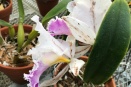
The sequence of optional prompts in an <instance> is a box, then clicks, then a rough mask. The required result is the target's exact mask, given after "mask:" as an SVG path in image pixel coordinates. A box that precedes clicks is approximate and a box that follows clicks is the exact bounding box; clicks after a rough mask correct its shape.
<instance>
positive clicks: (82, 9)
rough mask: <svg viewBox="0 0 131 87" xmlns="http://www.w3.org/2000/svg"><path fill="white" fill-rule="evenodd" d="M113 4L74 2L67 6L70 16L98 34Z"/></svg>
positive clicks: (98, 0)
mask: <svg viewBox="0 0 131 87" xmlns="http://www.w3.org/2000/svg"><path fill="white" fill-rule="evenodd" d="M111 3H112V2H111V0H74V2H72V3H69V6H68V5H67V6H68V9H69V11H71V13H70V16H72V17H74V18H76V19H78V20H81V21H83V22H85V23H86V24H87V25H88V26H89V27H90V28H91V29H92V30H93V31H94V32H95V33H97V31H98V29H99V27H100V24H101V22H102V20H103V17H104V16H105V14H106V12H107V10H108V8H109V7H110V5H111Z"/></svg>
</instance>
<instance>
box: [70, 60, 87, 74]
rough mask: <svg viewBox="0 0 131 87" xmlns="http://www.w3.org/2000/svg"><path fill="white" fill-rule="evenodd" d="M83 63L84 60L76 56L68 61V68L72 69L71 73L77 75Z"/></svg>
mask: <svg viewBox="0 0 131 87" xmlns="http://www.w3.org/2000/svg"><path fill="white" fill-rule="evenodd" d="M84 64H85V62H84V61H83V60H78V59H76V58H72V59H71V62H70V63H69V66H70V69H71V71H72V73H73V74H74V75H75V76H78V75H79V71H80V69H81V68H82V66H83V65H84Z"/></svg>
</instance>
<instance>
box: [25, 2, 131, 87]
mask: <svg viewBox="0 0 131 87" xmlns="http://www.w3.org/2000/svg"><path fill="white" fill-rule="evenodd" d="M87 3H88V4H89V5H88V6H89V7H88V6H87ZM101 3H103V5H102V7H101ZM67 8H68V11H69V15H66V16H63V17H62V18H58V17H56V18H55V19H52V20H50V21H49V24H48V26H47V30H48V31H46V30H45V29H44V28H43V26H42V23H40V22H39V18H38V17H36V16H35V17H34V18H33V20H34V21H35V22H36V29H37V31H38V32H39V33H40V36H39V37H38V38H39V45H38V46H36V47H34V48H33V49H31V50H30V51H29V54H31V55H32V56H34V57H40V59H36V62H35V65H36V66H35V67H34V68H33V70H32V71H31V72H30V74H25V75H24V77H25V79H26V80H28V81H29V82H30V83H29V86H31V87H38V86H49V85H54V84H56V83H57V82H58V81H59V80H60V78H61V77H62V76H63V75H64V74H65V73H66V72H67V71H68V69H69V68H70V70H71V71H72V73H73V75H74V76H76V75H79V70H80V68H81V67H82V65H84V61H82V60H78V59H77V58H79V57H81V56H83V55H84V54H85V53H87V52H88V50H89V49H90V48H91V47H92V48H91V53H90V55H89V60H88V61H87V62H86V64H85V70H84V73H83V74H84V75H83V80H84V82H87V83H93V84H95V85H99V84H103V83H108V81H109V79H110V78H111V76H112V74H113V73H114V71H115V70H116V68H117V66H118V65H119V63H120V61H121V60H122V58H123V57H124V55H125V53H126V51H127V48H128V47H129V43H130V37H131V34H130V31H131V30H130V28H131V26H130V12H129V6H128V4H127V2H126V1H125V0H115V1H114V2H111V0H108V1H107V0H104V1H100V0H95V1H92V2H90V1H87V0H82V1H78V0H77V1H71V2H70V3H69V4H68V5H67ZM116 10H117V12H115V11H116ZM57 11H58V10H57ZM79 11H81V13H80V14H79ZM49 13H50V12H49ZM42 22H45V18H44V21H42ZM38 28H39V29H38ZM63 34H64V35H67V36H66V37H67V38H66V41H65V40H63V39H61V40H58V39H56V38H54V37H53V36H56V35H63ZM42 40H44V41H42ZM76 40H78V41H80V42H82V43H83V44H82V46H79V45H77V43H76V42H77V41H76ZM42 49H43V50H42ZM38 53H39V55H38ZM40 55H41V56H42V57H41V56H40ZM63 57H64V58H67V59H70V61H69V60H68V61H67V60H66V62H67V63H68V64H67V65H66V67H65V68H64V69H62V71H61V72H60V73H59V74H58V75H57V76H56V77H54V78H52V79H51V80H48V81H45V82H42V83H41V84H39V77H40V75H41V74H42V73H43V72H44V71H45V70H46V69H47V68H48V67H50V66H51V65H53V64H54V62H48V61H46V60H47V58H48V59H50V60H54V61H55V63H56V62H58V61H56V59H59V60H60V59H61V58H63ZM64 61H65V60H64ZM41 62H42V64H41ZM111 81H112V80H111ZM109 83H110V82H109Z"/></svg>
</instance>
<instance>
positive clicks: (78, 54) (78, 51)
mask: <svg viewBox="0 0 131 87" xmlns="http://www.w3.org/2000/svg"><path fill="white" fill-rule="evenodd" d="M90 47H91V45H86V46H78V47H76V52H75V56H74V57H75V58H79V57H81V56H83V55H84V54H85V53H87V52H88V51H89V49H90Z"/></svg>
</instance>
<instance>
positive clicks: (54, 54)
mask: <svg viewBox="0 0 131 87" xmlns="http://www.w3.org/2000/svg"><path fill="white" fill-rule="evenodd" d="M32 20H33V21H34V22H36V28H35V30H36V31H38V32H39V33H40V36H39V37H38V43H39V44H37V46H36V47H34V48H32V49H31V50H29V52H28V55H32V59H33V61H34V67H33V69H32V70H31V71H30V73H29V74H24V78H25V80H27V81H29V84H28V86H29V87H39V78H40V76H41V74H42V73H43V72H44V71H45V70H46V69H47V68H49V67H50V66H52V65H53V64H56V63H59V62H66V63H69V62H70V60H69V59H68V57H66V56H63V54H64V53H67V51H68V48H67V47H66V46H68V44H64V45H62V44H61V43H60V42H59V41H58V40H56V39H55V38H54V37H52V36H51V35H50V33H49V32H47V31H46V30H45V29H44V28H43V26H42V24H41V23H40V22H39V17H38V16H34V17H33V18H32ZM67 55H68V54H67Z"/></svg>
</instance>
